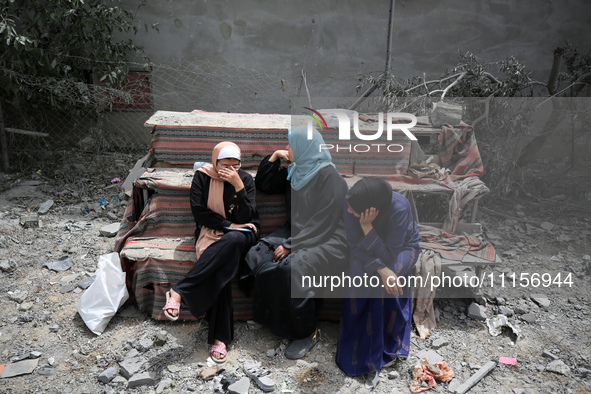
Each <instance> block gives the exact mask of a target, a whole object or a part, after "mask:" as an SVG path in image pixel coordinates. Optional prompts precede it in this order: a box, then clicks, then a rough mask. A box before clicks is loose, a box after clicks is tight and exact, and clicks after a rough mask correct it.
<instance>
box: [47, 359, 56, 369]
mask: <svg viewBox="0 0 591 394" xmlns="http://www.w3.org/2000/svg"><path fill="white" fill-rule="evenodd" d="M47 363H48V364H49V365H51V366H52V367H53V366H54V365H55V358H54V357H49V358H48V359H47Z"/></svg>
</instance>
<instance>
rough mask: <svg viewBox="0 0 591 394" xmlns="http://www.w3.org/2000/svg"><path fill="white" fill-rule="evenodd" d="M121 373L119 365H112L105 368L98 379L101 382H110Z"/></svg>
mask: <svg viewBox="0 0 591 394" xmlns="http://www.w3.org/2000/svg"><path fill="white" fill-rule="evenodd" d="M118 373H119V371H118V369H117V367H110V368H107V369H105V370H104V371H103V372H102V373H101V374H100V375H99V376H98V380H99V382H101V383H110V382H111V380H113V379H115V376H117V374H118Z"/></svg>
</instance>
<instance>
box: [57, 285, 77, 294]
mask: <svg viewBox="0 0 591 394" xmlns="http://www.w3.org/2000/svg"><path fill="white" fill-rule="evenodd" d="M75 287H76V286H75V285H73V284H71V283H68V284H67V285H62V287H60V293H62V294H65V293H69V292H71V291H72V290H74V288H75Z"/></svg>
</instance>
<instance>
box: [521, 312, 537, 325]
mask: <svg viewBox="0 0 591 394" xmlns="http://www.w3.org/2000/svg"><path fill="white" fill-rule="evenodd" d="M521 319H522V320H523V321H525V322H527V323H529V324H534V323H535V322H536V315H535V314H534V313H532V312H529V313H525V314H523V315H521Z"/></svg>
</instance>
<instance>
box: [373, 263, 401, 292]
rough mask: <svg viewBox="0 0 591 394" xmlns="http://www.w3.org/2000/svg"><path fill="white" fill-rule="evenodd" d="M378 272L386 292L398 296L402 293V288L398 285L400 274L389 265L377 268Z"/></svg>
mask: <svg viewBox="0 0 591 394" xmlns="http://www.w3.org/2000/svg"><path fill="white" fill-rule="evenodd" d="M377 273H378V274H379V275H380V277H381V278H382V283H383V284H384V289H385V290H386V293H388V294H390V295H394V296H397V297H399V296H401V295H402V288H400V286H398V275H396V274H395V273H394V271H392V270H391V269H390V268H388V267H384V268H380V269H379V270H377Z"/></svg>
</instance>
